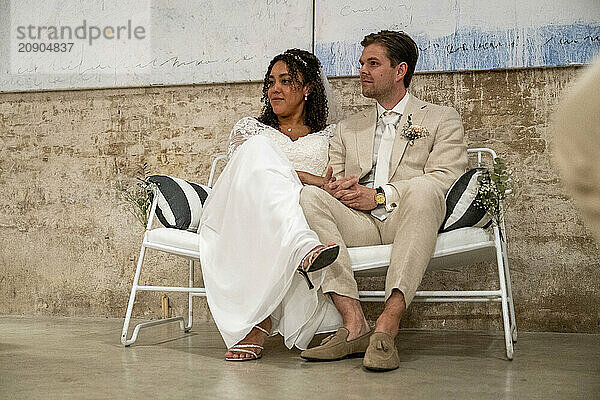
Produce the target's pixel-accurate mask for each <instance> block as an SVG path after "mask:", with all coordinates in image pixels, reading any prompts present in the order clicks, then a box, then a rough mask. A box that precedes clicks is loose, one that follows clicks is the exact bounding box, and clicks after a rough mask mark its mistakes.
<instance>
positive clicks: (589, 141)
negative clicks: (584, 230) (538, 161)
mask: <svg viewBox="0 0 600 400" xmlns="http://www.w3.org/2000/svg"><path fill="white" fill-rule="evenodd" d="M554 142H555V154H556V161H557V163H558V166H559V167H560V171H561V173H562V176H563V178H564V182H565V185H566V187H567V190H568V191H569V193H570V194H571V195H572V196H573V198H574V199H575V201H576V202H577V204H578V205H579V207H580V208H581V210H582V214H583V217H584V222H585V225H586V226H587V227H588V228H589V229H590V230H591V231H592V233H593V234H594V236H595V238H596V240H599V241H600V58H598V59H596V61H595V62H594V63H593V64H592V65H591V66H589V67H587V68H586V69H585V70H584V71H583V73H582V75H581V76H580V77H579V78H578V79H577V80H576V82H575V85H574V86H573V88H572V89H571V90H569V91H568V92H567V94H566V97H565V98H564V100H563V101H562V102H561V104H560V106H559V109H558V112H557V114H556V118H555V121H554Z"/></svg>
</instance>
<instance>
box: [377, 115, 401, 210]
mask: <svg viewBox="0 0 600 400" xmlns="http://www.w3.org/2000/svg"><path fill="white" fill-rule="evenodd" d="M400 117H401V115H400V114H397V113H395V112H393V111H386V112H384V113H383V115H382V116H381V120H382V121H383V124H384V126H385V127H384V128H383V134H382V135H381V142H380V143H379V150H378V151H377V164H376V165H375V182H373V187H374V188H378V187H380V186H383V185H385V184H386V183H388V179H389V173H390V158H391V156H392V147H394V138H395V137H396V124H397V123H398V120H399V119H400ZM371 215H372V216H374V217H375V218H377V219H379V220H381V221H383V220H385V219H386V218H387V211H386V209H385V207H377V208H375V209H374V210H371Z"/></svg>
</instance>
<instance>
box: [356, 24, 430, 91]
mask: <svg viewBox="0 0 600 400" xmlns="http://www.w3.org/2000/svg"><path fill="white" fill-rule="evenodd" d="M374 43H378V44H380V45H382V46H383V47H385V48H386V50H387V55H388V58H389V59H390V61H391V63H392V67H395V66H396V65H398V64H400V63H401V62H405V63H406V65H408V69H407V71H406V75H404V86H405V87H407V88H408V86H409V85H410V81H411V79H412V76H413V73H414V72H415V66H416V65H417V59H418V58H419V49H418V47H417V44H416V43H415V41H414V40H412V38H411V37H410V36H408V35H407V34H406V33H404V32H402V31H387V30H383V31H379V32H377V33H371V34H368V35H367V36H365V37H364V39H363V40H362V42H360V44H361V45H362V46H363V47H367V46H370V45H372V44H374Z"/></svg>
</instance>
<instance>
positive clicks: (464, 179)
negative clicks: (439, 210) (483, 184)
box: [439, 168, 492, 233]
mask: <svg viewBox="0 0 600 400" xmlns="http://www.w3.org/2000/svg"><path fill="white" fill-rule="evenodd" d="M483 171H485V169H484V168H474V169H471V170H469V171H467V172H465V173H464V174H463V175H462V176H461V177H460V178H458V179H457V180H456V182H454V183H453V184H452V186H451V187H450V190H448V193H447V194H446V217H445V218H444V222H442V226H441V227H440V230H439V232H440V233H442V232H448V231H452V230H454V229H459V228H465V227H468V226H474V227H480V228H487V227H488V226H490V224H491V223H492V221H491V219H490V216H489V215H488V214H487V213H486V212H485V211H484V210H483V209H481V208H479V207H476V206H475V204H473V201H474V200H475V197H476V196H477V191H478V190H479V181H478V178H479V176H480V175H481V174H482V173H483Z"/></svg>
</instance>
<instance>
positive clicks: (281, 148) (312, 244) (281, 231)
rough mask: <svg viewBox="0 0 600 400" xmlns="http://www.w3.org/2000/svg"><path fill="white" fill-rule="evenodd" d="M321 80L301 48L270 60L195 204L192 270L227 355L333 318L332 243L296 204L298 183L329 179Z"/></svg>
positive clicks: (305, 336)
mask: <svg viewBox="0 0 600 400" xmlns="http://www.w3.org/2000/svg"><path fill="white" fill-rule="evenodd" d="M326 86H328V83H327V80H326V78H325V76H324V75H323V73H322V70H321V64H320V62H319V60H318V59H317V58H316V57H315V56H314V55H312V54H311V53H309V52H307V51H304V50H298V49H291V50H287V51H286V52H284V53H283V54H279V55H278V56H276V57H275V58H274V59H273V60H271V63H270V64H269V67H268V69H267V73H266V75H265V80H264V85H263V97H262V101H263V102H264V103H265V105H264V106H263V109H262V113H261V115H260V116H259V117H258V118H256V119H255V118H252V117H245V118H242V119H241V120H240V121H238V122H237V123H236V124H235V126H234V127H233V130H232V131H231V134H230V137H229V149H228V155H229V162H228V164H227V166H226V167H225V169H224V170H223V172H222V173H221V175H220V177H219V179H218V180H217V182H216V184H215V185H214V188H213V191H212V192H211V194H210V196H209V197H208V200H207V201H206V203H205V205H204V210H203V213H202V218H201V220H200V227H199V230H198V233H199V235H200V250H201V251H200V253H201V254H202V258H201V265H202V274H203V278H204V284H205V287H206V295H207V301H208V305H209V308H210V310H211V313H212V316H213V318H214V320H215V322H216V324H217V327H218V329H219V331H220V333H221V335H222V337H223V340H224V341H225V344H226V346H227V348H228V349H229V350H228V351H227V353H225V359H226V360H228V361H248V360H254V359H258V358H260V357H261V356H262V350H263V344H264V341H265V338H266V337H267V336H268V335H270V334H271V333H279V334H281V335H282V336H283V339H284V343H285V345H286V346H287V347H288V348H292V347H293V346H296V347H298V348H299V349H306V348H307V346H308V344H309V342H310V341H311V339H312V338H313V336H314V335H315V334H316V333H321V332H329V331H334V330H335V329H337V328H338V327H339V326H340V325H341V317H340V315H339V313H338V311H337V310H336V309H335V307H334V306H333V304H332V303H331V301H330V299H329V297H326V296H325V295H323V293H322V292H321V290H320V286H321V284H322V281H323V276H322V275H323V274H322V273H321V271H320V270H321V269H322V268H324V267H326V266H327V265H329V264H331V263H332V262H333V261H334V260H335V258H336V257H337V254H338V251H339V248H338V246H337V245H335V244H329V245H327V246H324V245H322V244H321V242H320V241H319V238H318V237H317V235H316V234H315V233H314V232H313V231H312V230H310V228H309V227H308V224H307V223H306V220H305V218H304V214H303V213H302V209H301V208H300V205H299V196H300V190H301V188H302V185H303V184H304V185H316V186H320V187H322V186H324V185H325V184H326V183H328V182H330V181H332V180H334V179H335V178H332V177H331V172H332V171H331V168H329V170H327V171H325V168H326V165H327V160H328V155H327V153H328V148H329V139H330V137H331V136H332V133H333V128H334V126H333V125H329V126H327V124H326V121H327V117H328V113H329V111H328V107H327V95H326ZM296 272H300V274H298V273H296ZM307 272H309V273H310V278H309V275H308V274H307ZM304 279H306V282H305V281H304ZM307 284H308V285H307ZM313 286H314V288H313Z"/></svg>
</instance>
